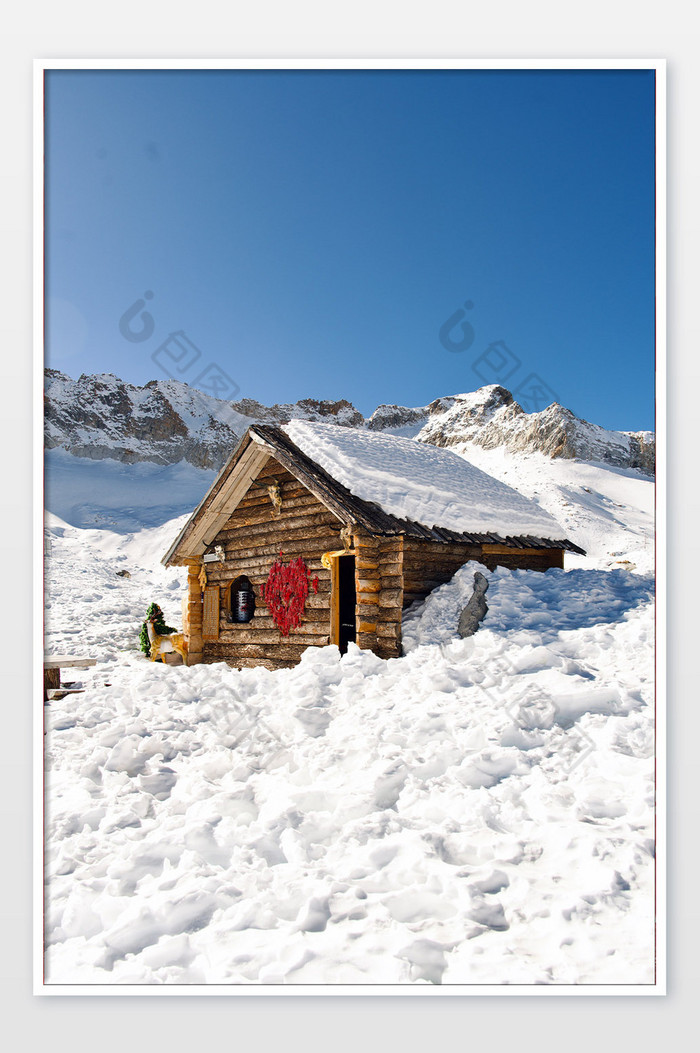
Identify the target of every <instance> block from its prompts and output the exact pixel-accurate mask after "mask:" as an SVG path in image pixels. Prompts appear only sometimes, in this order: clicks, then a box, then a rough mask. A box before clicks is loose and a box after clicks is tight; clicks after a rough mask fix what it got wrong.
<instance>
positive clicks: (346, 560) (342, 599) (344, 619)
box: [338, 556, 355, 654]
mask: <svg viewBox="0 0 700 1053" xmlns="http://www.w3.org/2000/svg"><path fill="white" fill-rule="evenodd" d="M349 643H355V557H354V556H339V557H338V647H339V648H340V653H341V654H345V652H346V651H347V649H348V644H349Z"/></svg>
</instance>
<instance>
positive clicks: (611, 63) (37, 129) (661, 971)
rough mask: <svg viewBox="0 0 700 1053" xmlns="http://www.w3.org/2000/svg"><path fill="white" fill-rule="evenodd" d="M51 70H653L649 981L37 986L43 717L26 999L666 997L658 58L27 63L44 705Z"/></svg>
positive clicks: (661, 107) (661, 68)
mask: <svg viewBox="0 0 700 1053" xmlns="http://www.w3.org/2000/svg"><path fill="white" fill-rule="evenodd" d="M54 69H83V70H88V69H95V70H98V69H99V70H101V69H112V70H121V69H124V70H127V69H132V70H133V69H136V70H138V69H141V70H150V69H160V70H164V69H180V70H187V69H191V70H195V69H197V70H199V69H202V70H203V69H222V70H224V69H231V70H234V69H242V70H246V69H250V70H255V69H289V70H294V69H348V70H351V69H352V70H355V69H357V70H359V69H370V70H371V69H394V70H404V69H405V70H427V69H465V70H499V69H500V70H507V69H508V70H512V69H518V70H528V69H531V70H536V69H553V70H556V69H561V70H565V69H601V70H603V69H646V70H651V69H653V70H654V71H655V73H656V439H657V446H656V449H657V462H656V463H657V475H656V586H657V600H656V603H657V606H656V718H657V731H656V836H657V853H656V980H655V983H654V984H644V985H642V984H605V985H603V984H587V985H565V984H556V985H555V984H553V985H546V986H545V985H535V984H532V985H531V984H509V985H500V984H459V985H457V984H455V985H445V986H444V987H443V986H435V985H430V986H429V987H428V986H426V987H423V986H414V985H407V984H357V985H346V984H338V985H332V984H323V985H309V984H299V985H289V986H287V985H274V986H270V985H267V984H259V985H257V984H250V985H245V986H244V985H233V984H204V985H190V984H183V985H176V984H173V985H172V986H168V987H165V986H157V987H156V986H153V985H134V984H114V985H111V984H45V983H44V977H43V971H44V874H43V871H44V867H43V859H44V844H45V842H44V779H43V771H44V713H43V709H44V707H43V705H42V707H41V714H39V711H38V707H37V710H36V711H35V718H34V726H33V736H34V751H33V764H34V773H33V788H34V802H33V804H34V826H33V848H34V872H33V879H34V883H33V892H34V895H33V905H34V956H33V959H34V961H33V977H34V994H35V995H41V996H54V995H73V996H75V995H100V996H113V995H122V996H123V995H129V996H134V995H136V996H144V995H162V996H177V997H188V996H200V997H201V996H206V997H209V996H217V995H225V996H229V997H230V996H234V997H240V996H246V997H250V996H253V997H255V996H265V997H270V996H274V997H279V996H293V997H298V996H304V995H305V996H309V995H311V996H317V997H318V996H336V995H355V996H365V997H366V996H373V997H386V996H396V995H399V996H402V997H405V996H409V997H412V998H416V997H418V998H420V997H455V996H459V997H462V998H465V997H466V998H469V997H477V996H484V995H487V996H488V995H499V996H501V997H504V996H520V997H523V996H525V997H544V996H547V997H551V996H554V997H571V996H584V997H587V996H592V995H598V996H600V995H604V996H613V995H627V996H630V995H632V996H637V997H640V996H641V997H654V996H660V995H665V994H666V969H667V948H666V943H667V931H666V917H667V911H666V848H667V844H666V820H667V816H666V807H667V796H666V790H667V787H666V777H667V769H666V749H667V735H666V678H667V668H666V610H667V605H666V600H667V595H666V589H667V577H666V574H667V559H666V556H667V552H666V546H667V519H666V507H667V506H666V501H667V405H666V401H667V389H666V61H665V59H629V58H625V59H493V60H490V59H468V60H467V59H409V58H402V59H397V58H387V59H367V58H359V59H347V58H345V59H318V58H310V59H303V58H281V59H235V60H226V59H211V60H210V59H134V58H129V59H81V58H76V59H35V61H34V100H33V102H34V139H33V142H34V162H33V190H34V228H33V287H34V315H33V322H34V330H33V353H34V363H33V365H34V384H33V410H34V419H33V422H32V439H33V487H32V496H33V525H34V532H33V537H32V540H33V544H34V559H33V577H32V600H33V604H34V610H33V620H32V625H33V670H32V673H33V675H32V690H33V696H32V697H33V698H43V650H44V639H43V634H44V590H43V573H44V568H43V559H44V546H43V538H44V514H43V509H44V474H43V473H44V461H43V452H44V447H43V389H44V237H45V231H44V130H45V129H44V73H45V71H47V70H54Z"/></svg>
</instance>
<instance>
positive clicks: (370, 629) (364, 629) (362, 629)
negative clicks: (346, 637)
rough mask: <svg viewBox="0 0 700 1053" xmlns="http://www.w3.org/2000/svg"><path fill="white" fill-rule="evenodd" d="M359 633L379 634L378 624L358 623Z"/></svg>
mask: <svg viewBox="0 0 700 1053" xmlns="http://www.w3.org/2000/svg"><path fill="white" fill-rule="evenodd" d="M357 631H358V632H359V633H376V632H377V623H376V622H367V621H360V622H359V623H358V626H357Z"/></svg>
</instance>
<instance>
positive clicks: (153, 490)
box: [45, 448, 217, 554]
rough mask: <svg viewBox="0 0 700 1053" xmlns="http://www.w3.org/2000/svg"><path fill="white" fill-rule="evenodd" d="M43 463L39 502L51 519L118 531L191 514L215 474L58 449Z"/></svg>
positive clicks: (183, 463) (183, 465) (181, 464)
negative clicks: (41, 499)
mask: <svg viewBox="0 0 700 1053" xmlns="http://www.w3.org/2000/svg"><path fill="white" fill-rule="evenodd" d="M45 465H46V495H45V503H46V507H47V508H48V509H50V511H51V512H52V513H53V514H54V515H56V516H58V517H59V518H60V519H63V520H65V521H66V522H67V523H70V524H72V525H73V526H77V527H84V528H90V527H100V528H106V529H108V530H116V531H119V532H120V533H129V532H131V531H134V530H139V529H141V528H142V527H155V526H159V525H161V524H163V523H166V522H168V521H169V520H171V519H173V518H175V517H176V516H181V515H184V514H185V513H186V512H187V513H188V514H189V513H191V511H192V509H193V508H195V507H196V506H197V505H198V504H199V502H200V501H201V499H202V498H203V497H204V495H205V493H206V492H207V490H208V489H209V487H210V486H211V484H212V483H213V481H214V479H215V478H216V474H217V473H216V472H215V471H211V470H206V469H203V468H195V467H194V466H193V465H191V464H188V463H187V461H179V462H178V463H177V464H165V465H164V464H154V463H153V462H151V461H139V462H138V463H136V464H123V463H122V462H120V461H115V460H111V459H109V458H105V459H102V460H94V461H93V460H91V459H90V458H88V457H75V456H73V455H72V454H71V453H69V452H68V451H67V450H62V449H58V448H56V449H53V450H47V451H46V453H45ZM156 495H157V496H156ZM161 554H162V553H161Z"/></svg>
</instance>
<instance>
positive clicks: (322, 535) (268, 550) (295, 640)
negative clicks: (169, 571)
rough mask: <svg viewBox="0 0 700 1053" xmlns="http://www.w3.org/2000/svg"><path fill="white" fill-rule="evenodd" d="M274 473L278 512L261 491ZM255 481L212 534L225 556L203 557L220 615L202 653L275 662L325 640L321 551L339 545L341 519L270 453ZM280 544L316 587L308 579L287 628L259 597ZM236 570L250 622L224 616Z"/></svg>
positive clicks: (207, 658)
mask: <svg viewBox="0 0 700 1053" xmlns="http://www.w3.org/2000/svg"><path fill="white" fill-rule="evenodd" d="M275 481H277V482H278V483H279V485H280V491H281V494H282V508H281V510H280V512H279V513H277V512H276V511H275V508H274V505H273V503H272V501H271V499H270V496H269V494H268V492H267V486H268V485H270V484H272V483H273V482H275ZM256 482H257V483H260V484H262V485H260V486H251V488H250V490H249V491H248V493H247V494H246V496H245V497H244V498H243V500H242V501H241V502H240V504H239V505H238V507H237V508H236V510H235V512H234V513H233V514H232V515H231V516H230V517H229V519H228V520H227V521H226V523H225V524H224V526H223V527H222V529H221V530H220V531H219V533H218V534H217V536H216V538H215V539H214V540H213V541H212V542H211V546H213V545H223V547H224V551H225V561H224V562H223V563H221V562H217V563H205V564H204V566H205V568H206V573H207V582H208V584H209V585H218V586H219V589H220V617H219V639H218V640H216V641H205V642H204V643H203V645H202V659H201V660H202V661H204V662H218V661H226V662H229V664H231V665H234V666H237V667H239V668H242V667H245V666H255V665H264V666H266V667H267V668H268V669H279V668H285V667H289V666H293V665H296V663H297V662H298V661H299V659H300V658H301V655H302V653H303V651H304V650H305V648H306V647H308V646H319V647H322V646H324V645H325V644H328V643H330V589H331V580H330V579H331V575H330V571H329V570H326V568H325V567H324V566H323V565H322V563H321V557H322V555H323V553H324V552H327V551H328V550H332V549H338V548H342V547H343V546H342V542H341V541H340V536H339V535H340V529H341V527H342V523H341V522H340V521H339V520H338V519H337V518H336V516H334V515H333V513H332V512H329V511H328V509H327V508H326V507H325V505H323V504H322V503H321V502H320V501H319V500H318V499H317V498H316V497H314V495H313V494H312V493H310V492H309V491H308V490H307V489H306V487H304V486H303V485H302V484H301V483H299V482H298V481H297V480H296V479H295V478H294V476H292V475H291V474H290V473H289V472H287V471H286V470H285V469H284V468H283V467H282V466H281V465H280V464H279V463H278V462H277V461H274V460H272V459H270V460H269V461H268V462H267V464H266V465H265V467H264V468H263V469H262V470H261V472H260V474H259V475H258V476H257V478H256ZM211 546H210V547H211ZM280 551H281V552H282V557H281V558H282V560H283V562H285V563H288V562H289V561H290V560H291V559H295V558H296V557H297V556H301V557H302V558H303V559H304V561H305V563H306V565H307V567H308V570H309V576H310V578H313V577H318V592H317V593H314V592H313V589H312V588H311V587H309V595H308V598H307V600H306V607H305V611H304V618H303V621H302V623H301V625H300V626H299V627H298V628H297V629H292V630H290V632H289V635H288V636H282V634H281V633H280V631H279V629H278V628H277V626H276V625H275V623H274V621H273V620H272V617H271V615H270V614H269V612H268V610H267V607H266V606H265V603H264V602H263V599H262V587H263V585H264V584H265V582H266V581H267V577H268V574H269V572H270V568H271V566H272V564H273V563H274V562H275V560H276V559H278V558H279V556H280ZM197 573H198V571H197ZM241 574H245V575H247V577H248V578H249V579H250V581H251V584H252V586H253V592H254V593H255V614H254V616H253V618H252V620H251V621H250V622H245V623H232V622H229V621H228V620H227V613H230V611H231V585H232V584H233V582H234V580H235V579H236V578H237V577H239V575H241Z"/></svg>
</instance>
